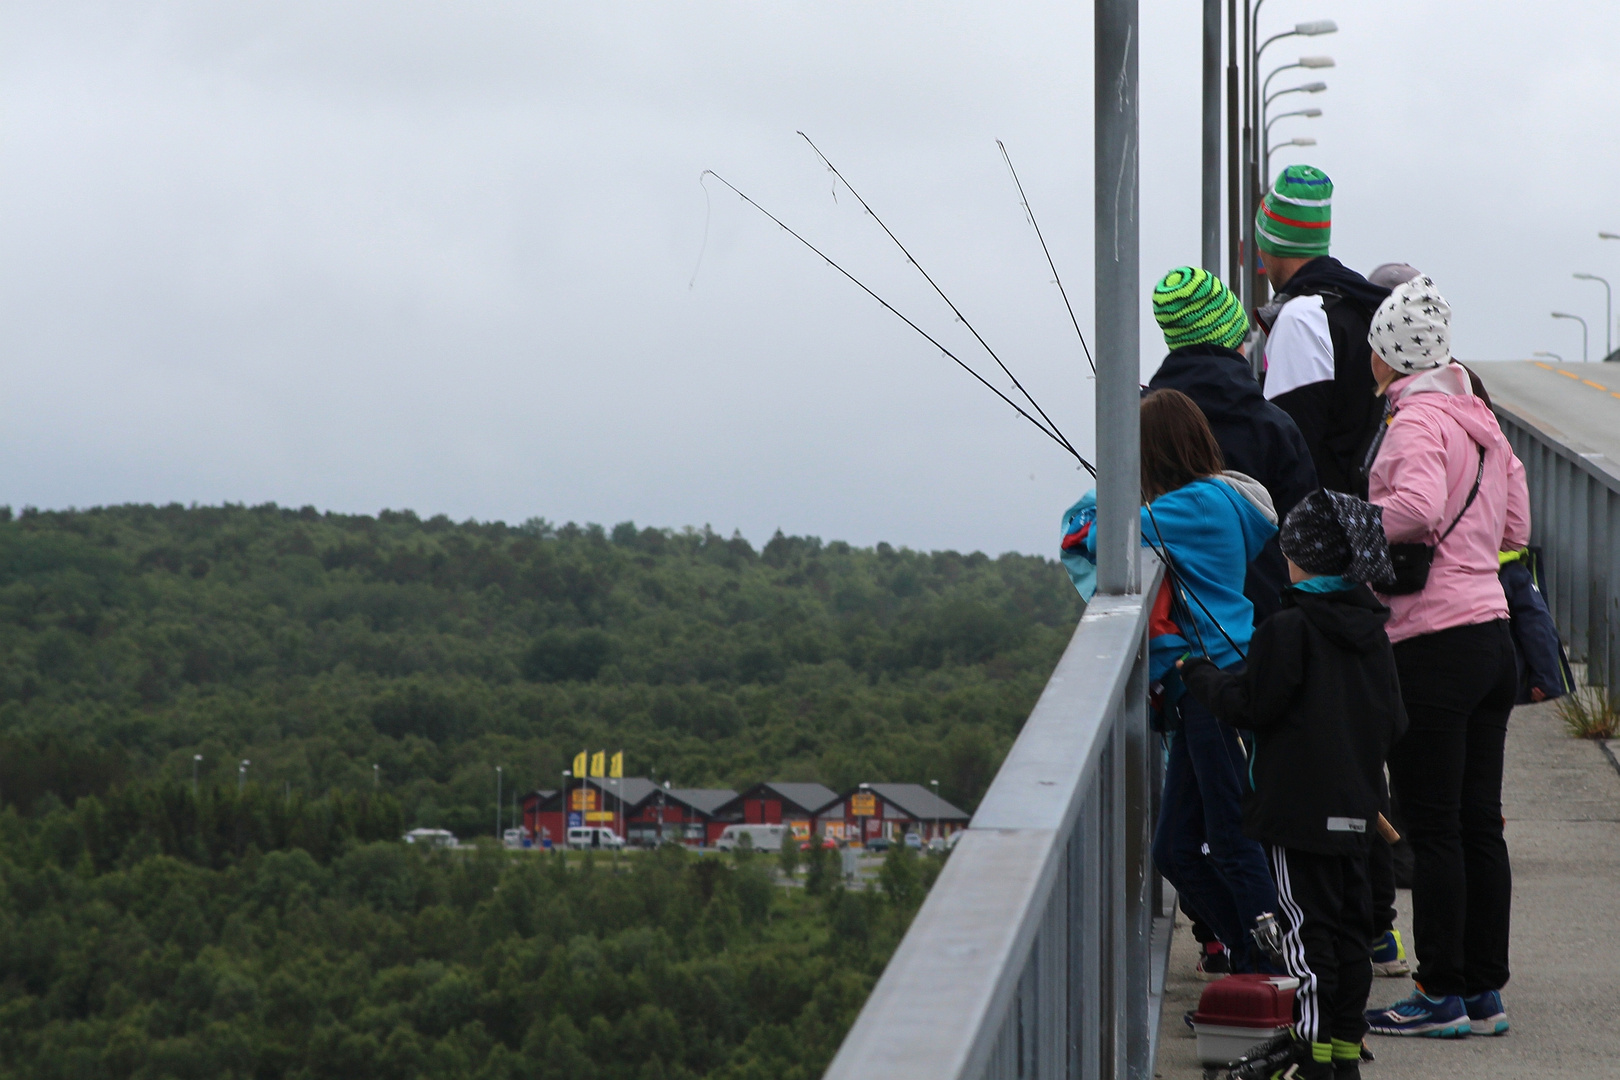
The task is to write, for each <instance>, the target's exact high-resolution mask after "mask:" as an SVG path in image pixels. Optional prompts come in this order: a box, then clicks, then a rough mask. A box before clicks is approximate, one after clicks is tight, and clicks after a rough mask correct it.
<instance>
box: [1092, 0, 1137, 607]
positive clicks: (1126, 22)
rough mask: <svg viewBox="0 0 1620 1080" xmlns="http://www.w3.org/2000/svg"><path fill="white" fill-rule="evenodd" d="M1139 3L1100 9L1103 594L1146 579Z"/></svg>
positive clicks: (1113, 2)
mask: <svg viewBox="0 0 1620 1080" xmlns="http://www.w3.org/2000/svg"><path fill="white" fill-rule="evenodd" d="M1136 2H1137V0H1096V15H1095V17H1096V42H1095V44H1096V66H1095V69H1094V72H1093V76H1094V80H1095V93H1096V100H1095V109H1096V133H1095V134H1096V158H1095V164H1094V176H1093V178H1094V181H1095V185H1096V186H1095V191H1094V196H1093V197H1094V201H1095V214H1096V232H1095V236H1094V243H1095V255H1094V258H1095V268H1096V327H1097V329H1096V336H1097V395H1096V396H1097V401H1096V415H1097V424H1096V430H1097V591H1098V592H1100V593H1103V594H1108V595H1120V594H1124V593H1131V592H1135V591H1136V590H1137V588H1138V583H1139V580H1140V574H1141V571H1140V562H1141V559H1140V552H1141V543H1142V541H1141V536H1140V526H1139V525H1138V523H1137V513H1138V510H1137V508H1138V507H1139V506H1140V505H1141V487H1142V485H1141V479H1140V475H1139V471H1140V466H1139V464H1138V457H1139V453H1140V449H1139V447H1138V445H1137V438H1138V435H1137V432H1138V416H1137V399H1138V388H1139V387H1140V385H1141V379H1142V361H1141V342H1140V339H1139V335H1140V321H1139V320H1140V316H1141V312H1140V305H1141V296H1140V291H1141V285H1140V282H1139V281H1138V280H1137V279H1138V276H1139V273H1140V255H1139V252H1138V249H1137V228H1138V222H1137V210H1136V198H1137V149H1138V141H1137V140H1138V135H1139V130H1138V115H1137V85H1136V72H1137V18H1136Z"/></svg>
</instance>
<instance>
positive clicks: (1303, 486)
mask: <svg viewBox="0 0 1620 1080" xmlns="http://www.w3.org/2000/svg"><path fill="white" fill-rule="evenodd" d="M1148 389H1149V390H1180V391H1181V392H1182V393H1183V394H1186V395H1187V396H1188V397H1190V398H1192V399H1193V403H1194V404H1196V405H1197V406H1198V408H1199V409H1200V410H1201V411H1202V412H1203V414H1204V418H1205V419H1207V420H1208V421H1209V426H1210V430H1212V431H1213V432H1214V433H1215V441H1216V442H1218V443H1220V446H1221V456H1222V457H1223V458H1225V459H1226V467H1227V468H1228V469H1236V470H1237V471H1238V472H1240V473H1247V474H1248V475H1249V476H1252V477H1254V478H1255V479H1256V480H1258V481H1260V486H1261V487H1264V488H1265V489H1266V492H1267V493H1268V494H1270V496H1271V503H1272V505H1273V506H1274V507H1276V510H1277V520H1278V521H1281V520H1282V519H1283V518H1285V517H1287V516H1288V511H1290V510H1292V509H1293V508H1294V504H1295V503H1297V502H1299V500H1301V499H1303V498H1304V497H1305V496H1306V495H1309V494H1310V493H1311V492H1313V491H1315V490H1316V469H1315V467H1314V466H1313V465H1312V464H1311V454H1310V449H1309V447H1307V446H1306V444H1305V436H1303V435H1301V434H1300V431H1299V428H1298V427H1297V426H1296V425H1295V424H1294V421H1293V418H1291V417H1290V416H1289V415H1288V414H1287V413H1286V412H1284V411H1283V410H1282V409H1279V408H1278V407H1277V406H1276V405H1274V404H1272V403H1271V402H1269V401H1267V400H1266V398H1265V395H1264V394H1262V393H1261V392H1260V384H1259V383H1257V382H1255V381H1254V376H1253V375H1252V374H1251V373H1250V371H1249V362H1248V361H1247V360H1245V359H1244V358H1243V354H1242V353H1240V352H1237V351H1236V350H1235V349H1223V348H1221V347H1220V346H1219V345H1207V344H1206V345H1188V346H1186V347H1185V348H1180V349H1176V350H1175V351H1173V352H1172V353H1170V355H1169V356H1166V357H1165V358H1164V363H1162V364H1160V365H1159V370H1158V371H1156V372H1154V373H1153V378H1152V379H1151V380H1149V381H1148ZM1287 587H1288V564H1287V563H1286V562H1284V561H1283V556H1282V551H1281V550H1280V549H1278V547H1277V539H1276V537H1272V538H1271V540H1269V541H1267V543H1266V547H1265V550H1264V551H1262V552H1261V553H1260V555H1259V557H1258V558H1256V559H1255V560H1254V562H1252V563H1250V564H1249V571H1248V576H1247V578H1246V580H1245V581H1244V583H1243V595H1244V596H1247V597H1248V598H1249V602H1250V603H1252V604H1253V605H1254V621H1255V622H1256V623H1259V622H1260V621H1262V620H1263V619H1266V618H1268V617H1269V616H1271V615H1272V614H1273V613H1275V612H1276V611H1277V610H1278V609H1279V607H1280V606H1281V596H1282V591H1283V589H1285V588H1287Z"/></svg>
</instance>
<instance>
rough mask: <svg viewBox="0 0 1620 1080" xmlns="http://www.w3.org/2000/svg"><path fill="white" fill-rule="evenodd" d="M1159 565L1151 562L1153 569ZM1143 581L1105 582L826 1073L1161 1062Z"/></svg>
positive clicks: (1154, 770)
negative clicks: (1126, 585) (1117, 586)
mask: <svg viewBox="0 0 1620 1080" xmlns="http://www.w3.org/2000/svg"><path fill="white" fill-rule="evenodd" d="M1150 568H1151V569H1150ZM1143 570H1144V577H1145V578H1146V581H1145V585H1144V590H1143V592H1142V593H1141V594H1137V595H1130V596H1102V595H1099V596H1097V597H1096V598H1095V599H1094V600H1093V601H1092V602H1091V604H1090V606H1089V607H1088V608H1087V609H1086V612H1085V615H1084V616H1083V617H1082V618H1081V620H1080V624H1079V626H1077V627H1076V628H1075V632H1074V636H1073V637H1072V638H1071V639H1070V641H1069V645H1068V648H1067V649H1066V650H1065V651H1064V654H1063V658H1062V659H1061V660H1060V661H1059V662H1058V665H1057V668H1056V669H1055V670H1054V671H1053V673H1052V677H1051V679H1050V680H1048V682H1047V684H1046V688H1045V689H1044V690H1043V691H1042V693H1041V697H1040V700H1039V701H1038V702H1036V704H1035V708H1034V711H1033V712H1032V713H1031V714H1030V717H1029V719H1028V721H1027V722H1026V723H1025V724H1024V728H1023V730H1022V732H1021V733H1020V734H1019V736H1018V740H1017V741H1016V742H1015V743H1014V745H1013V747H1012V750H1011V751H1010V752H1009V753H1008V755H1007V759H1006V761H1005V762H1003V764H1002V766H1001V769H1000V771H999V772H997V773H996V777H995V780H994V781H993V782H992V783H991V785H990V790H989V791H988V792H987V793H986V794H985V797H984V800H983V801H982V802H981V803H980V805H979V809H978V812H977V813H975V814H974V816H973V820H972V822H971V823H970V824H969V826H968V828H967V830H966V832H965V833H964V834H963V836H962V838H961V840H960V841H959V842H958V843H957V845H956V848H955V850H954V851H953V852H952V854H951V856H950V861H949V862H948V863H947V864H946V866H945V868H944V870H943V871H942V872H941V874H940V876H939V880H938V881H937V882H936V883H935V885H934V887H933V889H932V890H931V891H930V892H929V895H928V898H927V899H926V900H925V901H924V902H923V905H922V908H921V909H920V910H919V911H918V913H917V917H916V919H915V921H914V922H913V923H912V925H911V929H910V931H909V932H908V933H907V934H906V936H905V939H904V940H903V941H902V942H901V943H900V946H899V948H898V949H897V950H896V951H895V954H894V957H893V958H892V959H891V960H890V961H889V964H888V967H887V968H886V969H885V970H884V972H883V976H882V978H881V979H879V980H878V983H877V986H876V987H875V988H874V989H873V991H872V995H871V997H870V998H869V999H868V1000H867V1002H866V1006H865V1008H863V1009H862V1010H861V1014H860V1016H859V1017H858V1018H857V1019H856V1021H855V1025H854V1027H852V1028H851V1029H850V1032H849V1035H848V1036H847V1037H846V1038H845V1040H844V1043H843V1045H842V1047H840V1049H839V1051H838V1054H837V1056H836V1057H835V1058H834V1059H833V1062H832V1065H831V1066H830V1067H829V1068H828V1070H827V1073H826V1077H827V1080H879V1078H881V1080H910V1078H916V1080H924V1078H926V1080H979V1078H984V1080H1012V1078H1015V1077H1020V1078H1023V1077H1027V1078H1032V1080H1049V1078H1051V1080H1056V1078H1076V1080H1102V1078H1105V1077H1107V1078H1115V1077H1119V1078H1124V1077H1132V1078H1138V1077H1139V1078H1143V1080H1146V1078H1148V1077H1151V1076H1152V1075H1153V1057H1154V1052H1155V1049H1156V1042H1157V1032H1158V1012H1159V1009H1158V1002H1159V995H1161V994H1162V991H1163V979H1164V962H1165V954H1166V952H1167V950H1168V944H1169V921H1168V920H1167V919H1165V918H1163V910H1162V899H1161V898H1162V893H1161V888H1160V884H1159V879H1158V876H1157V874H1156V873H1155V872H1154V871H1153V869H1152V864H1151V858H1150V850H1149V848H1150V843H1151V838H1152V828H1153V822H1154V820H1155V813H1156V809H1157V804H1158V796H1159V781H1160V778H1161V776H1162V760H1163V755H1162V754H1161V753H1160V752H1159V744H1158V740H1157V738H1155V737H1154V736H1152V735H1151V733H1150V732H1149V730H1148V722H1147V628H1148V614H1149V610H1150V608H1151V606H1152V604H1151V598H1152V597H1153V596H1154V595H1155V593H1156V591H1157V589H1158V583H1159V577H1160V574H1161V573H1162V568H1161V567H1160V566H1159V564H1158V563H1157V561H1156V560H1153V559H1152V558H1151V557H1149V558H1147V559H1146V560H1145V564H1144V567H1143Z"/></svg>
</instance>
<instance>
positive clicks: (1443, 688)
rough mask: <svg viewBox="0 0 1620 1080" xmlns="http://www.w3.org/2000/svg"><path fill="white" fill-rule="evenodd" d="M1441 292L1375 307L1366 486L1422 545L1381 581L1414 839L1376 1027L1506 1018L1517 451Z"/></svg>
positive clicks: (1460, 1029)
mask: <svg viewBox="0 0 1620 1080" xmlns="http://www.w3.org/2000/svg"><path fill="white" fill-rule="evenodd" d="M1450 322H1451V308H1450V306H1449V305H1448V304H1447V303H1446V301H1445V299H1444V298H1442V297H1441V296H1440V293H1439V290H1437V289H1436V288H1435V286H1434V282H1433V280H1431V279H1430V278H1428V277H1417V278H1414V279H1412V280H1411V281H1409V282H1406V283H1405V284H1403V285H1400V286H1398V287H1397V288H1396V289H1395V290H1394V292H1392V293H1391V294H1390V296H1389V298H1388V299H1387V300H1385V301H1384V303H1383V304H1382V306H1380V307H1379V309H1378V312H1377V314H1375V315H1374V316H1373V321H1372V329H1371V332H1370V333H1369V335H1368V341H1369V342H1370V343H1371V345H1372V348H1373V355H1372V368H1373V377H1374V378H1375V379H1376V380H1377V382H1378V386H1379V389H1380V390H1381V391H1382V392H1383V394H1384V396H1385V397H1386V399H1387V400H1388V402H1389V404H1390V407H1391V410H1392V412H1391V414H1390V416H1389V419H1388V420H1387V425H1388V426H1387V427H1386V428H1385V429H1384V432H1383V435H1382V439H1383V441H1382V444H1381V445H1378V446H1376V447H1375V451H1374V452H1375V454H1376V457H1374V459H1373V465H1372V471H1371V473H1370V475H1369V485H1368V499H1369V501H1371V502H1373V503H1375V504H1377V505H1378V506H1379V507H1381V508H1382V510H1383V520H1384V534H1385V535H1386V536H1387V537H1388V538H1389V541H1390V543H1391V544H1392V545H1395V544H1402V543H1407V544H1424V545H1429V546H1431V547H1432V548H1433V553H1434V554H1433V562H1432V563H1431V566H1430V570H1429V575H1428V581H1427V583H1426V584H1425V585H1424V586H1423V587H1422V588H1421V589H1420V590H1418V591H1416V592H1411V593H1407V594H1406V595H1393V596H1386V597H1384V600H1385V602H1386V603H1387V604H1388V605H1389V607H1390V611H1391V615H1390V619H1389V623H1388V624H1387V627H1386V629H1387V630H1388V632H1389V639H1390V641H1391V642H1392V643H1393V644H1394V646H1395V664H1396V668H1397V670H1398V671H1399V672H1400V677H1401V697H1402V698H1403V699H1404V701H1405V704H1406V711H1407V715H1408V717H1409V718H1410V720H1411V726H1410V728H1408V730H1407V733H1406V735H1405V737H1404V738H1402V739H1401V741H1400V742H1399V743H1397V744H1396V745H1395V746H1394V747H1393V748H1392V749H1391V750H1390V759H1389V771H1390V779H1391V781H1392V783H1393V786H1394V788H1395V795H1396V798H1397V799H1398V800H1399V802H1400V804H1401V810H1402V812H1403V814H1404V815H1405V817H1406V828H1407V832H1408V834H1409V835H1410V837H1411V841H1412V850H1413V855H1414V866H1413V872H1412V928H1413V936H1414V938H1415V942H1414V945H1415V951H1416V953H1417V959H1418V970H1417V975H1416V976H1415V978H1416V980H1417V983H1418V989H1417V991H1416V992H1415V993H1413V994H1412V996H1411V997H1409V998H1407V999H1405V1000H1404V1001H1400V1002H1397V1003H1396V1004H1394V1005H1392V1006H1390V1007H1389V1008H1387V1009H1376V1010H1372V1011H1370V1012H1368V1014H1367V1021H1368V1024H1369V1025H1370V1026H1371V1028H1372V1030H1373V1031H1376V1032H1379V1033H1381V1034H1386V1035H1430V1036H1451V1035H1466V1034H1468V1033H1470V1031H1471V1032H1472V1033H1474V1034H1479V1035H1495V1034H1501V1033H1502V1032H1504V1031H1506V1030H1507V1026H1508V1025H1507V1015H1506V1013H1505V1011H1504V1010H1503V1007H1502V996H1501V993H1500V991H1501V989H1502V987H1503V985H1504V984H1506V982H1507V980H1508V908H1509V903H1510V900H1511V896H1512V891H1513V878H1512V871H1511V869H1510V868H1509V865H1508V851H1507V843H1506V841H1505V840H1504V839H1503V836H1502V826H1503V822H1502V753H1503V747H1504V744H1505V742H1506V740H1507V721H1508V714H1509V713H1510V712H1512V711H1513V702H1514V697H1515V696H1516V693H1517V689H1518V673H1517V668H1516V665H1515V661H1514V654H1513V640H1512V638H1511V637H1510V636H1509V634H1508V622H1507V619H1508V606H1507V599H1506V597H1504V596H1503V594H1502V585H1501V582H1500V580H1499V578H1498V577H1497V571H1498V569H1499V567H1500V560H1499V559H1498V557H1497V556H1498V553H1499V552H1501V551H1504V550H1517V549H1519V548H1522V547H1523V546H1524V545H1525V544H1527V543H1529V540H1530V498H1529V492H1528V490H1527V488H1526V487H1525V480H1524V466H1523V465H1522V464H1521V463H1520V462H1519V459H1518V458H1517V457H1515V456H1514V454H1513V450H1512V448H1511V447H1509V446H1508V442H1507V440H1506V439H1505V438H1504V437H1503V436H1502V431H1501V428H1500V427H1498V426H1497V423H1496V417H1495V415H1494V414H1492V412H1491V410H1490V409H1489V408H1488V407H1487V406H1486V405H1485V403H1484V402H1483V401H1481V400H1480V399H1479V398H1477V397H1475V396H1474V394H1473V391H1472V390H1471V389H1470V387H1469V379H1468V372H1467V371H1465V370H1464V369H1463V368H1462V367H1461V366H1460V365H1458V364H1456V363H1454V362H1453V361H1452V359H1451V327H1450Z"/></svg>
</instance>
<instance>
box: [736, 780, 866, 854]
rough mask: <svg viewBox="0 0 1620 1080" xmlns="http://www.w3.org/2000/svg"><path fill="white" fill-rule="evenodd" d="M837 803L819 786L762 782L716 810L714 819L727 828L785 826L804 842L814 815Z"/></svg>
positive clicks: (832, 793)
mask: <svg viewBox="0 0 1620 1080" xmlns="http://www.w3.org/2000/svg"><path fill="white" fill-rule="evenodd" d="M837 801H838V794H837V793H836V792H835V791H833V790H832V788H829V787H826V786H825V785H822V784H792V783H783V782H780V781H776V780H766V781H764V782H762V783H758V784H755V785H754V786H753V787H751V788H749V789H748V790H747V791H745V792H743V793H742V794H741V795H738V796H737V797H736V798H734V799H732V800H731V801H730V802H728V803H726V804H725V805H723V806H721V807H719V808H718V809H717V810H716V811H715V817H716V818H717V819H719V820H721V821H723V822H724V823H725V824H727V825H734V824H745V825H788V826H789V827H791V828H792V830H793V835H794V836H796V837H798V838H799V839H800V840H808V839H809V838H810V833H811V832H812V831H813V830H812V824H813V823H814V821H815V818H816V814H817V813H819V812H820V811H822V810H824V809H826V808H827V807H828V806H831V805H832V804H833V803H836V802H837Z"/></svg>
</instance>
